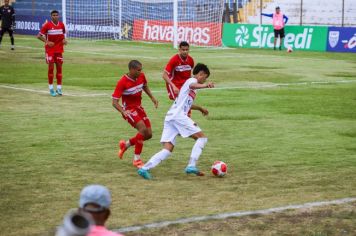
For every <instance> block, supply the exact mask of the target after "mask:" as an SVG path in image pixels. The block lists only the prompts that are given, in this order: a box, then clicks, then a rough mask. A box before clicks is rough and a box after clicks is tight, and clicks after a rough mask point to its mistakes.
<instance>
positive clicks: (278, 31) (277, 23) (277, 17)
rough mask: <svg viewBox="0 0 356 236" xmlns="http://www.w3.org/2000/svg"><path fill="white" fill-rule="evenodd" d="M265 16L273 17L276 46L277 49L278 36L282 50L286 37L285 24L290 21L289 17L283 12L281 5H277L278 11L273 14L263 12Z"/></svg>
mask: <svg viewBox="0 0 356 236" xmlns="http://www.w3.org/2000/svg"><path fill="white" fill-rule="evenodd" d="M261 14H262V15H263V16H268V17H271V18H272V19H273V28H274V47H273V49H274V50H276V43H277V39H278V37H279V38H280V41H279V50H282V44H283V38H284V25H285V24H287V22H288V17H287V16H286V15H284V14H283V13H282V12H281V9H280V7H276V12H275V13H272V14H265V13H261Z"/></svg>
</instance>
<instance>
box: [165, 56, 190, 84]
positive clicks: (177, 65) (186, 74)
mask: <svg viewBox="0 0 356 236" xmlns="http://www.w3.org/2000/svg"><path fill="white" fill-rule="evenodd" d="M193 67H194V60H193V58H192V57H191V56H189V55H188V56H187V58H185V59H183V58H182V57H181V56H180V55H179V54H176V55H174V56H173V57H172V58H171V59H170V60H169V62H168V64H167V65H166V68H165V71H166V72H167V73H168V76H169V77H170V79H171V80H172V83H173V84H174V85H175V86H176V87H177V88H178V89H180V88H181V87H182V86H183V84H184V83H185V81H186V80H187V79H189V78H190V76H191V71H192V69H193Z"/></svg>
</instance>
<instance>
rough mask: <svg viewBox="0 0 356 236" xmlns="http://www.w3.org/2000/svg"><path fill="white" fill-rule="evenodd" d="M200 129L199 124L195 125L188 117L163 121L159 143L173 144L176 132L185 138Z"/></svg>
mask: <svg viewBox="0 0 356 236" xmlns="http://www.w3.org/2000/svg"><path fill="white" fill-rule="evenodd" d="M200 131H201V129H200V128H199V126H198V125H196V124H195V123H194V121H193V120H192V119H190V118H189V117H185V118H184V119H174V120H169V121H164V126H163V132H162V137H161V143H168V142H170V143H172V144H173V145H175V144H176V137H177V135H178V134H180V136H182V137H183V138H187V137H190V136H191V135H193V134H196V133H198V132H200Z"/></svg>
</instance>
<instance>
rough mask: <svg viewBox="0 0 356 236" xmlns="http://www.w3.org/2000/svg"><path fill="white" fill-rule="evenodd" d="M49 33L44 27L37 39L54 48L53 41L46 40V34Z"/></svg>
mask: <svg viewBox="0 0 356 236" xmlns="http://www.w3.org/2000/svg"><path fill="white" fill-rule="evenodd" d="M46 33H47V30H46V28H45V26H44V27H42V29H41V31H40V32H39V33H38V35H37V38H38V39H39V40H41V41H42V42H44V43H45V44H46V45H48V46H50V47H53V46H54V42H51V41H48V40H47V39H46V38H45V34H46Z"/></svg>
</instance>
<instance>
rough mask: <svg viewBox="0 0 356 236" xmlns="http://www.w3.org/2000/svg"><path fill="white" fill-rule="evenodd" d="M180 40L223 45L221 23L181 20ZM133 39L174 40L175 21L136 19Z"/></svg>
mask: <svg viewBox="0 0 356 236" xmlns="http://www.w3.org/2000/svg"><path fill="white" fill-rule="evenodd" d="M177 33H178V42H180V41H187V42H189V43H191V44H195V45H203V46H221V24H219V23H207V22H179V23H178V29H177ZM132 39H133V40H140V41H156V42H173V22H172V21H158V20H135V21H134V26H133V36H132Z"/></svg>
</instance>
